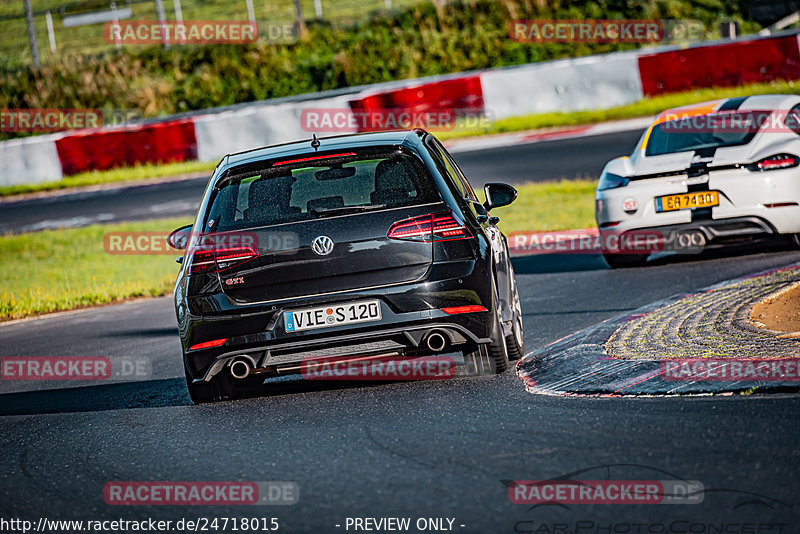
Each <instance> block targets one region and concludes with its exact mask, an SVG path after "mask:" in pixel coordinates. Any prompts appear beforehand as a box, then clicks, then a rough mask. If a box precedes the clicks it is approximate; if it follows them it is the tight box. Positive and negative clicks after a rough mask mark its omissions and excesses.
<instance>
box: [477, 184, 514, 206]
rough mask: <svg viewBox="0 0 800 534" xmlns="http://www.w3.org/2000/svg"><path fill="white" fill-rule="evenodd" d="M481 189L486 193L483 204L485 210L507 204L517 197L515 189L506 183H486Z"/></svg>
mask: <svg viewBox="0 0 800 534" xmlns="http://www.w3.org/2000/svg"><path fill="white" fill-rule="evenodd" d="M483 191H484V192H485V193H486V202H484V204H483V205H484V206H486V209H487V210H491V209H493V208H499V207H502V206H508V205H509V204H511V203H512V202H514V201H515V200H516V199H517V190H516V189H514V188H513V187H511V186H510V185H508V184H486V185H485V186H483Z"/></svg>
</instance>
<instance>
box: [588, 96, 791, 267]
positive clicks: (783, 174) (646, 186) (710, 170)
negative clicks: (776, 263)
mask: <svg viewBox="0 0 800 534" xmlns="http://www.w3.org/2000/svg"><path fill="white" fill-rule="evenodd" d="M798 165H800V96H796V95H758V96H750V97H738V98H728V99H724V100H717V101H713V102H705V103H702V104H696V105H692V106H687V107H682V108H676V109H671V110H668V111H665V112H663V113H661V114H660V115H659V116H658V118H656V120H655V121H654V122H653V124H651V125H650V127H649V128H648V129H647V130H646V131H645V132H644V134H643V135H642V137H641V139H640V140H639V142H638V143H637V145H636V148H635V149H634V151H633V154H631V156H629V157H628V156H625V157H620V158H616V159H613V160H611V161H610V162H608V164H607V165H606V166H605V169H603V173H602V175H601V176H600V180H599V182H598V184H597V193H596V196H595V198H596V202H595V218H596V219H597V226H598V229H599V230H600V234H601V236H605V237H606V239H604V240H603V245H602V246H603V255H604V256H605V258H606V261H607V262H608V264H609V265H610V266H611V267H626V266H632V265H641V264H644V263H645V262H646V261H647V258H648V256H649V254H650V253H651V252H654V251H661V250H672V251H676V252H693V251H698V250H701V249H704V248H707V247H714V246H718V245H723V244H727V243H731V242H737V241H743V240H747V239H754V238H757V237H762V236H767V235H777V234H786V235H788V236H790V237H791V238H792V239H794V241H795V243H796V244H798V245H800V167H798ZM635 234H639V236H640V237H642V236H643V237H642V239H641V240H639V241H630V240H629V241H625V240H624V238H625V237H626V236H630V235H635ZM609 236H611V237H613V239H608V237H609ZM631 243H633V244H631ZM637 243H638V244H642V243H644V244H645V246H644V248H642V247H640V246H639V245H638V244H637ZM654 244H655V246H653V245H654Z"/></svg>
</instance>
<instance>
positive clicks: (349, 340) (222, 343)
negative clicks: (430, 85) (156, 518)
mask: <svg viewBox="0 0 800 534" xmlns="http://www.w3.org/2000/svg"><path fill="white" fill-rule="evenodd" d="M485 192H486V198H487V200H486V202H485V203H483V204H482V203H480V202H479V201H478V200H477V198H476V196H475V193H474V192H473V190H472V188H471V187H470V185H469V182H468V181H467V180H466V178H465V177H464V175H463V173H462V172H461V170H460V169H459V168H458V165H456V163H455V161H453V158H452V157H451V156H450V154H448V152H447V151H446V150H445V148H444V147H443V146H442V145H441V143H439V141H438V140H437V139H436V138H435V137H434V136H433V135H431V134H430V133H428V132H426V131H424V130H419V129H417V130H412V131H396V132H380V133H369V134H358V135H345V136H339V137H331V138H324V139H320V140H317V139H316V138H314V139H313V140H311V141H302V142H294V143H289V144H284V145H278V146H271V147H267V148H261V149H257V150H251V151H248V152H242V153H238V154H232V155H228V156H225V157H224V158H223V159H222V161H221V162H220V164H219V165H218V166H217V168H216V170H215V171H214V173H213V175H212V177H211V179H210V181H209V184H208V186H207V188H206V191H205V194H204V195H203V200H202V203H201V205H200V209H199V211H198V214H197V218H196V220H195V222H194V225H191V226H189V227H185V228H180V229H178V230H176V231H175V232H173V233H172V234H171V235H170V238H169V239H168V241H169V243H170V244H171V245H172V246H173V247H175V248H179V249H185V253H184V256H183V258H181V259H179V261H180V262H181V263H182V267H181V271H180V274H179V275H178V279H177V282H176V285H175V309H176V313H177V317H178V326H179V333H180V337H181V342H182V345H183V359H184V366H185V370H186V381H187V384H188V387H189V392H190V394H191V397H192V400H193V401H195V402H207V401H213V400H221V399H226V398H230V397H232V396H234V394H235V393H236V391H237V389H238V387H239V386H240V385H241V386H244V385H245V382H248V381H249V382H252V381H254V380H258V381H260V382H259V383H262V382H263V381H264V380H265V379H266V378H269V377H271V376H279V375H283V374H287V373H293V372H294V373H297V372H298V370H299V368H300V363H301V362H302V361H303V360H304V358H307V357H308V356H309V355H314V356H316V357H322V358H327V357H328V356H330V357H331V358H341V357H343V356H344V357H352V358H359V359H364V358H366V359H369V358H370V357H385V356H386V355H387V354H388V355H394V356H396V357H398V358H405V357H409V358H413V357H420V356H431V355H436V354H444V353H449V354H452V353H461V354H463V355H464V362H465V367H464V369H465V370H466V372H467V374H488V373H491V372H497V373H499V372H502V371H504V370H506V369H507V367H508V362H509V359H516V358H519V357H520V356H521V355H522V353H523V328H522V312H521V309H520V301H519V295H518V292H517V285H516V281H515V278H514V272H513V269H512V266H511V262H510V260H509V254H508V247H507V243H506V238H505V236H503V234H502V233H501V232H500V231H499V230H498V229H497V226H496V223H497V221H498V219H497V218H496V217H492V216H490V215H489V211H490V210H491V209H492V208H495V207H498V206H505V205H507V204H510V203H511V202H513V201H514V199H515V198H516V195H517V192H516V190H515V189H514V188H513V187H511V186H509V185H504V184H487V185H486V187H485Z"/></svg>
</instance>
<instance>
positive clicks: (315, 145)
mask: <svg viewBox="0 0 800 534" xmlns="http://www.w3.org/2000/svg"><path fill="white" fill-rule="evenodd" d="M312 135H313V136H314V139H313V140H312V141H311V148H313V149H314V151H315V152H316V151H317V150H318V149H319V145H321V144H322V143H320V142H319V139H317V134H312Z"/></svg>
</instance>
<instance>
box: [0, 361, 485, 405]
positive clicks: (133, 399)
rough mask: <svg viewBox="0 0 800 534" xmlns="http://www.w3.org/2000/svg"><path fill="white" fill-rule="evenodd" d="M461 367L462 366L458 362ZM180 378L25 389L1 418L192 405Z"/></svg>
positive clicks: (295, 390) (369, 383) (303, 388)
mask: <svg viewBox="0 0 800 534" xmlns="http://www.w3.org/2000/svg"><path fill="white" fill-rule="evenodd" d="M457 367H459V371H460V369H461V367H460V366H457ZM459 371H457V374H456V376H455V377H454V378H455V379H456V380H474V379H476V378H490V376H487V377H474V376H465V375H463V374H460V372H459ZM429 381H438V380H408V381H396V380H379V381H377V380H302V379H294V380H290V381H278V382H272V383H270V384H269V385H268V386H264V385H261V380H259V381H258V383H257V384H255V383H251V384H250V385H244V384H243V385H242V386H243V387H242V389H241V390H240V391H239V392H238V393H237V395H236V398H235V399H232V400H231V401H221V402H219V403H209V404H207V405H206V406H212V405H220V406H223V405H225V404H226V403H229V402H236V401H238V400H246V399H253V398H264V399H265V400H269V398H272V397H280V396H288V395H298V394H303V393H314V392H324V391H337V390H357V389H365V388H373V387H380V386H385V385H389V384H404V383H405V384H407V383H409V382H413V383H418V382H429ZM192 405H193V403H192V401H191V399H190V398H189V393H188V391H187V389H186V381H185V380H184V379H183V378H168V379H161V380H142V381H136V382H116V383H113V384H103V385H96V386H83V387H72V388H61V389H46V390H39V391H24V392H17V393H6V394H2V395H0V417H2V416H12V415H42V414H57V413H78V412H101V411H107V410H125V409H132V408H166V407H176V406H192Z"/></svg>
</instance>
